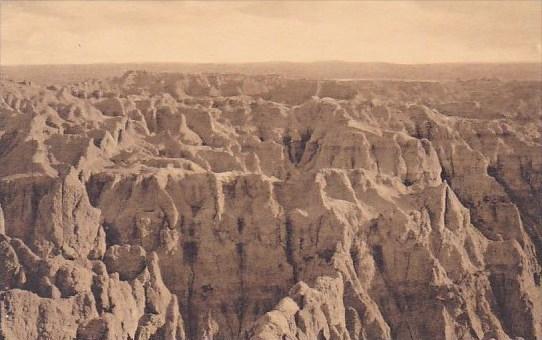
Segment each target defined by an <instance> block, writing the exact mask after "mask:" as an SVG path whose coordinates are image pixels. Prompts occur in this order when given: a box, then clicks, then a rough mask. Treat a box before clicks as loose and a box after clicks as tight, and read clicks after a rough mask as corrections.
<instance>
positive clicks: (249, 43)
mask: <svg viewBox="0 0 542 340" xmlns="http://www.w3.org/2000/svg"><path fill="white" fill-rule="evenodd" d="M0 10H1V18H0V19H1V20H0V29H1V32H0V33H1V40H0V42H1V45H0V63H2V64H60V63H96V62H146V61H148V62H174V61H179V62H246V61H279V60H280V61H317V60H347V61H383V62H398V63H427V62H465V61H467V62H469V61H471V62H472V61H482V62H500V61H505V62H509V61H540V60H541V59H542V47H541V40H542V22H541V21H542V19H541V18H542V2H541V1H535V0H533V1H488V2H484V1H473V2H469V1H459V2H445V1H419V2H407V1H396V2H392V1H374V2H369V1H358V2H354V1H350V2H338V1H333V2H324V1H314V2H309V1H302V2H283V1H280V2H279V1H270V2H258V3H256V2H249V1H242V2H226V1H220V2H203V1H202V2H180V1H178V2H177V1H175V2H173V1H163V2H152V3H151V2H143V1H97V2H91V1H88V2H83V1H80V2H77V1H60V2H53V1H51V2H48V1H28V2H9V1H8V2H5V1H0Z"/></svg>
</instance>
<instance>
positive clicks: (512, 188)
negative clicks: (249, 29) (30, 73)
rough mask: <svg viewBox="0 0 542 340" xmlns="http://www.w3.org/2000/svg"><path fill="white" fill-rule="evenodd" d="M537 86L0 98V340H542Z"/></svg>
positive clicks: (135, 85)
mask: <svg viewBox="0 0 542 340" xmlns="http://www.w3.org/2000/svg"><path fill="white" fill-rule="evenodd" d="M541 118H542V82H541V81H539V80H499V79H470V80H446V81H444V80H443V81H423V80H413V81H399V80H396V81H394V80H325V79H305V78H302V77H298V78H288V77H284V76H282V75H272V74H265V75H256V74H236V73H197V74H196V73H190V74H187V73H166V72H146V71H127V72H125V73H124V74H122V75H120V76H116V77H110V78H104V79H94V80H85V81H80V82H72V83H67V84H56V85H54V84H38V83H35V82H31V81H14V80H9V79H2V80H0V338H1V339H6V340H19V339H29V340H30V339H40V340H41V339H52V340H67V339H82V340H99V339H126V340H128V339H149V340H150V339H153V340H161V339H166V340H196V339H206V340H212V339H215V340H234V339H247V340H248V339H250V340H268V339H269V340H273V339H277V340H288V339H289V340H315V339H316V340H332V339H333V340H339V339H341V340H347V339H350V340H362V339H363V340H373V339H407V340H409V339H411V340H417V339H446V340H459V339H462V340H463V339H464V340H467V339H498V340H507V339H517V340H519V339H526V340H530V339H533V340H534V339H541V338H542V287H541V273H542V271H541V265H542V203H541V202H542V139H541V137H542V119H541Z"/></svg>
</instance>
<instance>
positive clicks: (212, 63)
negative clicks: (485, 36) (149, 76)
mask: <svg viewBox="0 0 542 340" xmlns="http://www.w3.org/2000/svg"><path fill="white" fill-rule="evenodd" d="M318 63H337V64H383V65H401V66H421V65H481V64H487V65H496V64H497V65H515V64H541V65H542V60H538V61H534V60H524V61H439V62H420V63H400V62H388V61H349V60H315V61H288V60H269V61H235V62H197V61H127V62H118V61H113V62H91V63H44V64H3V63H1V62H0V67H18V66H89V65H130V64H131V65H137V64H187V65H246V64H318Z"/></svg>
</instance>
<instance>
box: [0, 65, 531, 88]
mask: <svg viewBox="0 0 542 340" xmlns="http://www.w3.org/2000/svg"><path fill="white" fill-rule="evenodd" d="M134 69H137V70H147V71H152V72H181V73H244V74H279V75H282V76H285V77H292V78H307V79H386V80H418V81H421V80H427V81H447V80H457V79H461V80H470V79H499V80H505V81H506V80H542V63H533V62H526V63H438V64H392V63H365V62H343V61H319V62H310V63H299V62H262V63H239V64H220V63H216V64H215V63H201V64H198V63H119V64H79V65H78V64H73V65H9V66H0V71H1V74H2V77H3V78H9V79H13V80H30V81H35V82H37V83H43V84H48V83H70V82H78V81H82V80H86V79H89V78H108V77H113V76H119V75H121V74H123V73H124V72H126V71H128V70H134Z"/></svg>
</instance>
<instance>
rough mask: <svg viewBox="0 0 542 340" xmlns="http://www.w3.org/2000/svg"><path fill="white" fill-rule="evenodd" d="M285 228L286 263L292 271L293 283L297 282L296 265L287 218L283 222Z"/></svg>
mask: <svg viewBox="0 0 542 340" xmlns="http://www.w3.org/2000/svg"><path fill="white" fill-rule="evenodd" d="M285 227H286V249H285V252H286V261H287V262H288V264H290V266H292V270H293V278H294V283H295V282H297V281H298V265H297V263H296V261H295V259H294V246H293V245H294V231H293V225H292V222H291V221H290V219H289V218H288V217H287V218H286V222H285Z"/></svg>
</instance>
